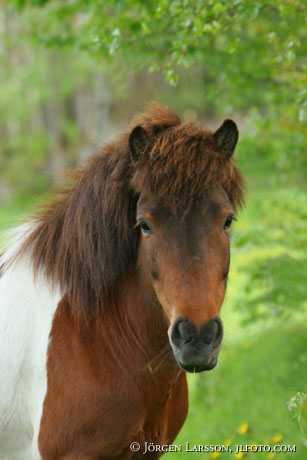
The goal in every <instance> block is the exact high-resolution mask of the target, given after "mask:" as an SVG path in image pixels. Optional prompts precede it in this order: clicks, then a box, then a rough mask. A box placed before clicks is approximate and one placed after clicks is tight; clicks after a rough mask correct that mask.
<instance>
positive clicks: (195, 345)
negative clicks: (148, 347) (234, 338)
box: [169, 318, 223, 372]
mask: <svg viewBox="0 0 307 460" xmlns="http://www.w3.org/2000/svg"><path fill="white" fill-rule="evenodd" d="M222 339H223V325H222V321H221V320H220V319H219V318H214V319H211V320H210V321H208V322H207V323H206V324H205V325H203V326H202V327H201V328H200V329H199V328H197V327H196V326H195V325H194V323H193V322H192V321H190V320H188V319H186V318H178V319H177V320H176V321H175V322H174V323H173V325H172V326H171V327H170V330H169V340H170V344H171V347H172V350H173V353H174V356H175V359H176V361H177V363H178V365H179V366H180V367H181V368H182V369H184V370H186V371H187V372H203V371H209V370H211V369H213V368H214V367H215V366H216V364H217V359H218V353H219V349H220V346H221V343H222Z"/></svg>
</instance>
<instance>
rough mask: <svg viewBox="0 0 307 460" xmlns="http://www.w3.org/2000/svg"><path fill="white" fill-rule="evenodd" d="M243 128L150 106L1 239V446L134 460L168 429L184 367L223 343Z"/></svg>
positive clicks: (176, 423)
mask: <svg viewBox="0 0 307 460" xmlns="http://www.w3.org/2000/svg"><path fill="white" fill-rule="evenodd" d="M237 139H238V131H237V128H236V125H235V124H234V122H232V121H229V120H228V121H226V122H224V123H223V125H222V126H221V127H220V128H219V129H218V130H217V131H216V132H215V133H213V134H212V133H210V132H208V131H206V130H204V129H202V128H201V127H200V126H198V125H194V124H191V123H186V124H182V123H181V121H180V119H179V118H178V117H177V115H175V114H173V113H172V112H170V111H169V110H168V109H165V108H161V107H154V108H153V109H151V110H150V111H149V112H148V113H145V114H144V115H143V117H141V118H140V120H138V124H137V126H135V127H134V129H132V131H129V132H128V133H126V134H124V135H122V136H121V137H120V138H119V139H117V140H115V141H114V142H113V143H111V144H109V145H107V146H106V147H105V148H104V149H103V150H102V151H101V152H98V153H97V155H95V156H94V157H93V158H92V159H91V160H90V161H89V163H88V164H87V165H85V166H84V167H83V168H81V169H80V171H77V173H76V175H75V180H74V182H73V184H72V185H71V186H69V187H67V189H66V190H64V191H63V192H62V193H61V195H60V196H59V197H58V198H57V199H56V200H55V201H53V202H52V203H50V204H49V205H48V206H47V207H45V208H44V209H43V210H42V211H41V212H40V213H38V214H37V215H36V216H35V217H34V219H33V221H32V223H31V224H30V225H28V226H25V227H23V228H22V229H21V230H20V231H19V232H18V234H17V237H16V238H15V242H14V243H12V244H11V245H10V244H9V245H8V249H7V251H6V253H5V254H4V256H2V258H1V259H0V267H1V271H2V274H1V277H0V457H1V460H2V459H3V460H111V459H113V460H130V459H131V460H132V459H134V460H136V459H139V458H143V457H144V451H145V450H146V449H145V445H146V443H153V444H154V445H155V446H157V449H156V450H155V451H154V452H148V451H146V452H145V456H146V457H147V458H152V459H156V458H159V457H160V456H161V455H162V451H161V450H159V447H158V446H159V445H160V446H161V445H162V444H170V443H172V442H173V441H174V439H175V437H176V436H177V434H178V432H179V430H180V429H181V427H182V425H183V423H184V420H185V417H186V414H187V405H188V402H187V401H188V398H187V383H186V376H185V371H188V372H190V371H192V372H202V371H204V370H210V369H212V368H214V367H215V365H216V363H217V357H218V353H219V350H220V346H221V342H222V337H223V329H222V322H221V320H220V318H219V312H220V309H221V306H222V303H223V300H224V295H225V289H226V282H227V275H228V270H229V227H230V225H231V222H232V220H233V214H234V212H235V209H236V207H238V206H239V205H240V203H241V201H242V180H241V176H240V174H239V171H238V170H237V168H236V167H235V166H234V164H233V163H232V161H231V156H232V154H233V151H234V148H235V145H236V142H237ZM135 442H137V443H139V450H138V449H137V451H135V444H134V445H132V444H131V443H135ZM131 446H132V448H131ZM133 446H134V448H133Z"/></svg>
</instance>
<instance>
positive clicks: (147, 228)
mask: <svg viewBox="0 0 307 460" xmlns="http://www.w3.org/2000/svg"><path fill="white" fill-rule="evenodd" d="M139 227H140V229H141V230H142V233H144V235H151V233H152V228H151V226H150V225H149V223H148V222H147V221H146V220H141V221H140V222H139Z"/></svg>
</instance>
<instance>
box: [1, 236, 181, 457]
mask: <svg viewBox="0 0 307 460" xmlns="http://www.w3.org/2000/svg"><path fill="white" fill-rule="evenodd" d="M28 231H29V229H28V228H22V229H21V231H19V232H18V233H19V234H18V237H17V241H16V243H15V244H13V245H12V247H11V249H10V252H9V253H7V254H6V255H5V257H3V258H2V263H3V264H4V266H5V263H6V259H7V260H10V258H12V257H14V252H16V251H18V247H19V246H20V245H22V243H23V241H24V239H25V238H26V235H27V233H28ZM138 293H139V294H138ZM140 293H142V291H141V290H140V289H139V286H137V285H131V286H127V288H124V287H123V297H124V299H123V301H122V302H119V304H118V311H117V321H115V322H114V319H113V315H114V311H113V313H112V315H111V316H109V315H108V314H106V315H103V317H102V318H101V320H99V318H97V317H96V318H95V320H94V322H90V323H86V324H84V325H80V323H79V322H78V321H75V318H74V317H73V316H72V315H71V314H70V313H69V312H70V309H69V305H68V304H67V300H65V299H62V296H61V295H60V293H59V291H58V290H57V289H52V288H51V287H50V284H49V283H47V281H46V279H45V278H44V276H43V274H40V275H39V276H38V277H36V278H34V275H33V270H32V268H31V264H30V260H29V257H27V256H24V257H23V258H21V259H20V260H18V262H15V263H14V264H12V266H11V267H8V268H7V269H6V270H5V271H4V274H3V276H2V277H1V278H0V299H1V300H0V312H1V315H0V324H1V334H0V340H1V343H0V347H1V351H2V352H1V361H0V373H1V375H2V376H3V378H2V379H1V380H0V391H1V396H0V414H1V419H0V446H1V460H39V459H41V458H43V459H45V458H46V459H53V458H56V459H62V458H63V459H64V458H65V459H66V458H67V459H77V458H80V459H96V458H97V459H105V458H106V459H108V458H114V459H115V458H116V459H128V458H139V456H140V457H142V456H143V448H144V447H143V446H145V442H152V443H154V444H156V445H162V444H167V443H171V442H172V441H173V440H174V439H175V437H176V435H177V433H178V431H179V429H180V428H181V426H182V424H183V422H184V419H185V417H186V413H187V386H186V380H185V375H184V373H182V371H180V370H179V369H178V367H177V365H176V363H175V360H174V359H173V357H172V355H171V353H170V351H171V350H170V347H169V343H168V341H166V337H167V334H166V325H165V320H164V318H163V316H162V315H161V314H160V312H159V310H158V309H157V306H156V305H153V303H154V302H152V299H144V298H143V295H140ZM61 299H62V300H61ZM148 303H149V304H148ZM150 304H151V305H150ZM144 308H146V309H147V312H148V314H147V315H145V316H144V314H141V313H142V310H143V313H144ZM135 315H141V316H140V321H139V322H138V323H137V324H133V318H134V317H135ZM136 326H137V327H136ZM144 332H145V334H144ZM114 336H117V337H119V339H120V340H119V341H117V342H116V341H114V340H113V339H114ZM111 343H112V346H111V347H110V344H111ZM114 343H117V345H116V347H114ZM47 350H48V357H47ZM161 350H162V352H161ZM47 369H48V373H49V378H48V385H47ZM134 369H137V371H136V372H135V370H134ZM47 386H48V388H47ZM178 401H180V405H179V409H178ZM149 402H150V404H149ZM80 414H82V417H80ZM106 420H107V423H106ZM59 427H60V429H59ZM110 427H111V428H110ZM39 438H40V440H39ZM133 441H134V442H138V443H139V444H140V446H141V449H142V451H140V452H139V453H138V452H135V453H133V451H131V450H130V444H131V442H133ZM39 442H40V443H41V445H42V446H44V447H42V449H39V447H38V446H39ZM45 451H46V454H45ZM67 452H69V454H68V456H67ZM102 452H103V455H102ZM41 455H42V456H41ZM157 455H158V456H160V453H157ZM153 458H154V456H153Z"/></svg>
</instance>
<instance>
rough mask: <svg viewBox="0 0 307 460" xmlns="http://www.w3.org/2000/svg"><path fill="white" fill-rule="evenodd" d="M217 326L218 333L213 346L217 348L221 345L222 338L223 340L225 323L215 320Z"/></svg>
mask: <svg viewBox="0 0 307 460" xmlns="http://www.w3.org/2000/svg"><path fill="white" fill-rule="evenodd" d="M214 321H215V324H216V333H215V339H214V344H213V346H215V347H217V346H219V345H220V343H221V341H222V338H223V323H222V321H221V320H220V318H215V320H214Z"/></svg>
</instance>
